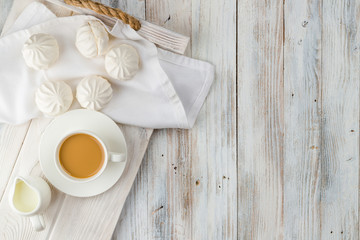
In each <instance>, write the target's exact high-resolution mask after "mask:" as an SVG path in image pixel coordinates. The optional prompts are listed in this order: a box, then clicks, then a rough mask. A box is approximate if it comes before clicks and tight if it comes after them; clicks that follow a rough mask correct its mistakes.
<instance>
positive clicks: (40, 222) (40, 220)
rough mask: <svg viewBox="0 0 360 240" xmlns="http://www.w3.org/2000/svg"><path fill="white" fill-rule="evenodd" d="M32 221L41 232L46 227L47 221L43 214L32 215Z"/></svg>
mask: <svg viewBox="0 0 360 240" xmlns="http://www.w3.org/2000/svg"><path fill="white" fill-rule="evenodd" d="M30 221H31V224H32V225H33V228H34V229H35V230H36V231H38V232H39V231H42V230H44V229H45V221H44V217H43V216H42V215H40V214H39V215H35V216H31V217H30Z"/></svg>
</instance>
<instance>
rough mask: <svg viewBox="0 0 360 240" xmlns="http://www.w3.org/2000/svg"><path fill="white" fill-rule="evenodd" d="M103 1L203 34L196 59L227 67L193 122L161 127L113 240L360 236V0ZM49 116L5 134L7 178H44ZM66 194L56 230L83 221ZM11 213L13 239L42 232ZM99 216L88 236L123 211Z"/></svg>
mask: <svg viewBox="0 0 360 240" xmlns="http://www.w3.org/2000/svg"><path fill="white" fill-rule="evenodd" d="M10 2H11V0H0V6H1V14H0V23H1V21H2V22H4V19H5V18H6V11H7V10H6V9H7V8H9V6H10V5H11V3H10ZM102 2H103V3H105V4H108V5H112V6H114V7H120V8H122V9H124V10H125V11H128V12H129V13H131V14H133V15H135V16H140V17H142V18H146V19H147V20H148V21H151V22H154V23H157V24H159V25H162V26H165V27H166V28H169V29H172V30H176V31H178V32H180V33H183V34H186V35H189V36H191V43H190V46H189V48H188V49H187V51H186V55H188V56H192V57H194V58H198V59H203V60H207V61H210V62H212V63H213V64H215V66H216V80H215V82H214V86H213V87H212V89H211V92H210V95H209V96H208V98H207V101H206V103H205V105H204V107H203V108H202V110H201V113H200V115H199V118H198V120H197V123H196V125H195V127H194V129H192V130H157V131H155V132H154V134H153V136H152V139H151V142H150V144H149V147H148V150H147V152H146V154H145V158H144V160H143V162H142V165H141V167H140V170H139V172H138V174H137V177H136V179H135V182H134V184H133V186H132V189H131V192H130V194H129V196H128V198H127V200H126V202H125V205H124V208H123V211H122V213H121V215H120V218H119V221H118V222H117V226H116V228H115V231H114V233H113V235H112V239H119V240H122V239H194V240H195V239H196V240H197V239H246V240H247V239H306V240H307V239H359V219H358V218H359V213H358V211H359V208H358V201H359V197H358V195H359V130H360V129H359V87H360V86H359V84H360V83H359V81H360V69H359V68H360V59H359V57H360V56H359V54H360V50H359V47H360V44H359V43H360V41H359V40H360V38H359V23H360V22H359V20H360V19H359V18H360V12H359V11H360V1H358V0H339V1H322V0H309V1H301V0H292V1H288V0H285V1H283V0H268V1H261V0H243V1H236V0H229V1H215V0H208V1H205V0H179V1H173V0H136V1H133V0H126V1H110V0H103V1H102ZM4 6H5V7H4ZM42 124H45V123H41V122H36V121H35V122H34V121H33V122H32V123H31V124H25V125H22V126H20V127H6V128H4V129H3V131H2V135H1V140H0V166H1V168H0V172H1V179H3V178H8V177H9V176H12V175H13V174H15V173H17V172H18V171H20V167H19V164H20V163H21V164H22V165H23V164H25V165H29V166H31V169H32V171H33V173H37V174H40V172H39V171H40V169H39V168H38V167H37V166H36V165H32V164H34V162H33V161H30V162H28V161H27V160H26V161H25V159H28V157H29V156H32V154H33V153H32V149H31V142H30V141H29V140H27V136H28V135H33V134H34V132H37V131H39V130H41V129H42V128H43V127H44V125H42ZM129 131H131V133H130V132H129V133H128V134H129V135H132V134H133V132H132V131H133V130H129ZM139 134H145V135H146V136H147V137H149V136H150V135H149V132H147V131H144V132H140V133H139ZM16 159H17V161H15V160H16ZM6 188H7V182H5V181H0V192H1V193H2V196H3V197H4V196H5V195H6V193H4V192H5V189H6ZM56 194H59V196H58V198H57V199H60V200H58V201H59V202H58V203H57V202H55V203H54V204H53V205H52V206H53V207H52V208H50V209H49V215H46V217H47V221H57V224H58V228H57V229H56V230H52V231H47V232H44V233H43V235H41V234H40V235H41V236H45V238H46V237H54V238H55V235H58V233H59V232H63V231H67V228H68V227H70V226H71V225H67V224H66V223H67V222H68V221H70V220H69V216H71V217H70V219H72V220H71V221H75V220H74V219H76V216H74V214H73V213H72V212H71V211H61V214H60V216H59V217H58V218H51V217H50V216H51V214H55V212H57V211H58V209H60V207H61V206H62V204H63V203H62V202H64V204H65V206H66V205H67V204H70V205H71V204H73V203H76V202H77V201H78V200H77V199H75V200H71V199H70V197H67V196H64V195H61V194H60V193H56ZM114 196H115V195H114ZM117 201H120V202H121V201H124V197H123V196H118V197H116V196H115V197H109V203H113V204H114V203H115V202H117ZM60 202H61V203H60ZM90 205H91V202H88V203H85V205H84V208H83V210H84V211H86V209H88V208H89V207H88V206H90ZM67 209H70V208H67ZM116 211H117V212H116V213H114V214H115V215H116V214H119V213H120V212H119V209H117V210H116ZM8 214H9V213H8V212H4V210H3V208H2V205H1V204H0V219H1V220H0V228H1V225H3V223H4V221H5V222H6V223H7V224H11V226H12V227H11V228H8V229H7V231H5V232H2V231H0V232H1V233H2V235H1V234H0V239H3V238H4V239H15V238H14V237H17V238H18V239H36V238H38V237H39V236H40V235H36V234H34V233H32V232H31V230H30V228H29V229H25V231H18V226H19V224H21V223H22V222H23V221H24V219H22V218H13V217H11V218H10V217H9V216H8ZM4 216H5V217H4ZM96 217H97V218H102V219H103V220H104V221H108V223H107V224H108V227H107V228H104V229H102V228H101V229H100V228H99V229H96V228H95V229H88V230H89V231H88V232H91V233H92V232H93V231H94V232H97V233H99V234H100V235H98V236H100V238H101V239H108V238H109V237H110V236H111V229H113V228H114V227H115V224H116V221H115V220H113V215H106V216H104V215H99V216H96ZM88 221H91V220H90V219H89V220H88ZM81 223H82V224H86V220H84V221H83V222H81ZM8 236H12V237H13V238H9V237H8ZM81 236H84V232H81V231H76V230H75V231H74V232H73V235H72V236H69V238H70V239H71V237H72V238H73V239H82V238H81ZM5 237H7V238H5Z"/></svg>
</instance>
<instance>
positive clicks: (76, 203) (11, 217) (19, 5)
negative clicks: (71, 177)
mask: <svg viewBox="0 0 360 240" xmlns="http://www.w3.org/2000/svg"><path fill="white" fill-rule="evenodd" d="M31 2H33V0H25V1H24V0H15V1H14V5H13V8H12V10H11V12H10V13H9V17H8V19H7V21H6V23H5V26H4V31H6V29H7V28H9V27H10V26H11V25H12V23H13V22H14V21H15V19H16V17H17V16H18V15H19V14H20V13H21V11H22V10H23V9H24V8H25V7H26V6H27V5H28V4H29V3H31ZM48 7H49V8H50V9H51V10H52V11H53V12H54V13H55V14H56V15H57V16H69V15H72V14H73V13H72V12H70V11H68V10H65V9H61V8H59V7H56V6H54V5H48ZM50 122H51V120H49V119H35V120H32V121H30V122H28V123H26V124H23V125H20V126H10V125H9V126H4V128H3V130H2V134H1V139H0V166H1V168H0V179H1V180H0V196H1V198H0V238H1V239H17V240H18V239H37V240H40V239H101V240H103V239H110V238H111V236H112V234H113V231H114V229H115V226H116V223H117V221H118V218H119V216H120V213H121V210H122V208H123V205H124V203H125V200H126V197H127V195H128V193H129V191H130V189H131V186H132V184H133V181H134V179H135V176H136V173H137V171H138V169H139V167H140V164H141V161H142V158H143V156H144V153H145V151H146V148H147V145H148V142H149V139H150V136H151V134H152V131H153V130H152V129H143V128H138V127H131V126H124V125H120V124H119V127H120V128H121V130H122V131H123V133H124V135H125V138H126V141H127V145H128V154H129V155H128V159H129V161H128V165H127V166H126V169H125V172H124V174H123V175H122V176H121V178H120V180H119V181H118V182H117V183H116V184H115V185H114V186H113V187H112V188H111V189H110V190H108V191H107V192H105V193H103V194H100V195H98V196H95V197H89V198H76V197H72V196H69V195H66V194H64V193H62V192H60V191H58V190H57V189H55V188H53V187H52V189H51V190H52V200H51V204H50V206H49V208H48V209H47V211H46V212H45V213H44V218H45V222H46V229H45V230H44V231H42V232H35V231H34V230H33V228H32V226H31V223H30V220H29V219H27V218H25V217H21V216H18V215H16V214H15V213H14V212H12V210H11V209H10V207H9V204H8V194H9V190H10V186H11V183H12V182H13V180H14V178H15V176H18V175H21V176H27V175H35V176H41V177H43V178H44V179H46V178H45V176H44V175H43V173H42V171H41V168H40V165H39V161H38V157H39V156H38V145H39V141H40V136H41V134H42V132H43V131H44V130H45V128H46V127H47V125H48V124H49V123H50ZM50 185H51V184H50Z"/></svg>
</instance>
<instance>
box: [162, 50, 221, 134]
mask: <svg viewBox="0 0 360 240" xmlns="http://www.w3.org/2000/svg"><path fill="white" fill-rule="evenodd" d="M179 56H180V57H179ZM158 57H159V59H161V60H162V61H166V62H169V63H171V64H177V65H179V66H185V67H188V68H193V69H201V70H203V72H205V74H206V75H205V76H204V83H203V85H202V87H201V90H200V92H199V94H198V96H197V97H196V99H195V101H194V102H193V104H192V105H191V107H190V110H189V112H188V114H185V115H186V118H187V120H186V122H187V124H186V126H185V125H184V126H182V127H183V128H192V127H193V126H194V124H195V121H196V117H197V116H198V114H199V112H200V109H201V107H202V105H203V103H204V102H205V99H206V96H207V95H208V93H209V91H210V87H211V85H212V83H213V81H214V74H215V68H214V66H213V65H212V64H210V63H208V62H204V61H200V60H196V59H192V58H189V57H185V56H182V55H178V54H175V53H172V52H169V51H166V50H162V49H160V48H158ZM179 101H180V99H179ZM180 102H181V101H180ZM181 105H182V103H181Z"/></svg>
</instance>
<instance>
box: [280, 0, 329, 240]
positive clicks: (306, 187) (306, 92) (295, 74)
mask: <svg viewBox="0 0 360 240" xmlns="http://www.w3.org/2000/svg"><path fill="white" fill-rule="evenodd" d="M284 14H285V16H284V19H285V28H284V31H285V32H284V124H285V126H284V130H285V136H284V141H285V142H284V159H286V160H285V162H284V223H286V224H285V225H284V239H320V236H321V235H320V234H321V222H320V188H321V169H320V166H321V163H320V157H321V156H320V151H321V150H320V146H321V104H322V99H321V89H320V87H321V53H322V48H321V20H322V19H321V17H322V11H321V1H319V0H313V1H302V0H295V1H286V2H285V5H284Z"/></svg>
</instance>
